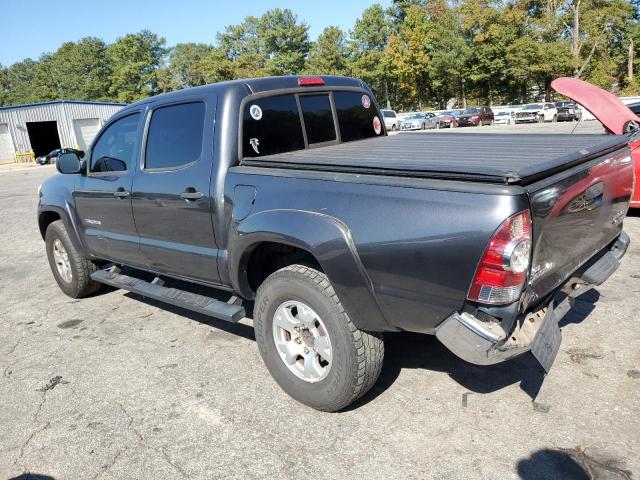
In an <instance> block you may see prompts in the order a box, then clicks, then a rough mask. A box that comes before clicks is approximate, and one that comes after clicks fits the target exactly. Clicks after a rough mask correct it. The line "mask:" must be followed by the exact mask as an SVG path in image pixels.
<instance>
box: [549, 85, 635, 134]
mask: <svg viewBox="0 0 640 480" xmlns="http://www.w3.org/2000/svg"><path fill="white" fill-rule="evenodd" d="M551 86H552V87H553V89H554V90H555V91H556V92H558V93H560V94H561V95H564V96H565V97H569V98H570V99H571V100H573V101H574V102H576V103H578V104H580V105H582V106H583V107H584V108H586V109H587V110H589V112H590V113H591V114H592V115H593V116H594V117H596V118H597V119H598V120H599V121H600V122H601V123H602V124H603V125H604V127H605V128H606V129H607V130H609V131H610V132H611V133H613V134H614V135H624V134H626V133H630V132H633V131H637V130H640V119H638V117H637V116H636V115H635V114H634V113H633V112H632V111H631V110H629V108H628V107H627V106H626V105H625V104H624V103H622V102H621V101H620V100H619V99H618V97H616V96H615V95H613V94H612V93H609V92H607V91H606V90H603V89H601V88H599V87H596V86H595V85H591V84H590V83H587V82H585V81H583V80H580V79H578V78H569V77H562V78H557V79H555V80H554V81H553V82H551Z"/></svg>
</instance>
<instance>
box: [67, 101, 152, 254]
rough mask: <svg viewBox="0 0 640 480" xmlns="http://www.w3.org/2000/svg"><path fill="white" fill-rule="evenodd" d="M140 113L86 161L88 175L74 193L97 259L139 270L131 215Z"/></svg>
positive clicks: (105, 135) (116, 125) (114, 128)
mask: <svg viewBox="0 0 640 480" xmlns="http://www.w3.org/2000/svg"><path fill="white" fill-rule="evenodd" d="M140 118H141V114H140V112H135V113H132V114H129V115H126V116H123V117H121V118H118V119H117V120H115V121H113V122H111V123H110V124H109V125H108V126H107V127H106V128H105V129H104V130H103V131H102V133H101V134H100V137H99V138H98V139H97V140H96V142H95V144H94V145H93V148H92V150H91V152H89V154H88V158H87V159H86V160H87V162H88V165H87V174H86V175H83V176H79V177H78V181H77V185H76V190H75V192H74V196H75V204H76V210H77V211H76V214H77V216H78V220H79V221H78V224H79V225H80V228H82V229H83V230H84V238H85V241H86V244H87V247H88V249H89V251H90V252H91V253H92V254H94V255H96V256H97V257H100V258H104V259H108V260H114V261H120V262H122V263H127V264H132V265H139V264H140V251H139V245H138V243H139V242H138V235H137V233H136V227H135V223H134V221H133V212H132V210H131V184H132V181H133V175H134V172H135V170H136V165H137V157H138V153H137V151H138V150H139V148H138V145H139V142H138V138H139V134H140V133H141V132H140Z"/></svg>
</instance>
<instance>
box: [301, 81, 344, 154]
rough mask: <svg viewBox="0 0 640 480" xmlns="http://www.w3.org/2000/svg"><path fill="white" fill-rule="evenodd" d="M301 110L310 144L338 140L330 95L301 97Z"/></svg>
mask: <svg viewBox="0 0 640 480" xmlns="http://www.w3.org/2000/svg"><path fill="white" fill-rule="evenodd" d="M300 108H301V109H302V117H303V118H304V128H305V131H306V132H307V142H309V144H310V145H311V144H314V143H321V142H330V141H332V140H335V139H336V127H335V124H334V123H333V114H332V113H331V102H330V101H329V95H328V94H322V95H300Z"/></svg>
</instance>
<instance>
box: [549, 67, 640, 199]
mask: <svg viewBox="0 0 640 480" xmlns="http://www.w3.org/2000/svg"><path fill="white" fill-rule="evenodd" d="M551 86H552V87H553V88H554V90H555V91H556V92H558V93H560V94H562V95H564V96H566V97H569V98H570V99H571V100H573V101H575V102H576V103H578V104H580V105H582V106H583V107H584V108H586V109H587V110H588V111H589V112H591V114H592V115H593V116H594V117H596V118H597V119H598V120H599V121H600V123H602V125H603V126H604V128H606V129H607V131H608V132H609V133H612V134H614V135H628V136H629V147H630V148H631V154H632V157H633V165H634V172H635V183H634V190H633V194H632V196H631V204H630V206H631V207H632V208H640V181H638V178H640V119H638V116H637V115H636V114H635V113H633V112H632V111H631V110H630V109H629V107H627V106H626V105H625V104H624V103H622V102H621V101H620V100H619V99H618V97H616V96H615V95H613V94H612V93H609V92H607V91H606V90H603V89H601V88H599V87H596V86H595V85H591V84H590V83H587V82H585V81H583V80H580V79H577V78H567V77H563V78H558V79H556V80H554V81H553V82H551Z"/></svg>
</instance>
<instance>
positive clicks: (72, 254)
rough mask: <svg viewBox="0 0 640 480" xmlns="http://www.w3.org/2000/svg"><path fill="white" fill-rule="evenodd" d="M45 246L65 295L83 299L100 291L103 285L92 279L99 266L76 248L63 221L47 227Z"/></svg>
mask: <svg viewBox="0 0 640 480" xmlns="http://www.w3.org/2000/svg"><path fill="white" fill-rule="evenodd" d="M45 244H46V248H47V258H48V259H49V266H50V267H51V271H52V272H53V277H54V278H55V279H56V282H57V283H58V286H59V287H60V289H61V290H62V291H63V292H64V293H65V294H67V295H68V296H70V297H71V298H81V297H86V296H87V295H91V294H92V293H95V292H97V291H98V290H99V289H100V285H101V284H100V283H98V282H96V281H94V280H92V279H91V274H92V273H93V272H95V271H96V270H98V266H97V265H96V264H95V263H93V262H92V261H91V260H88V259H86V258H84V257H83V256H82V255H81V254H80V252H79V251H78V250H77V249H76V248H75V246H74V245H73V243H72V242H71V239H70V238H69V234H68V233H67V229H66V228H65V226H64V223H63V222H62V220H57V221H55V222H53V223H51V224H50V225H49V226H48V227H47V232H46V234H45Z"/></svg>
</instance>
